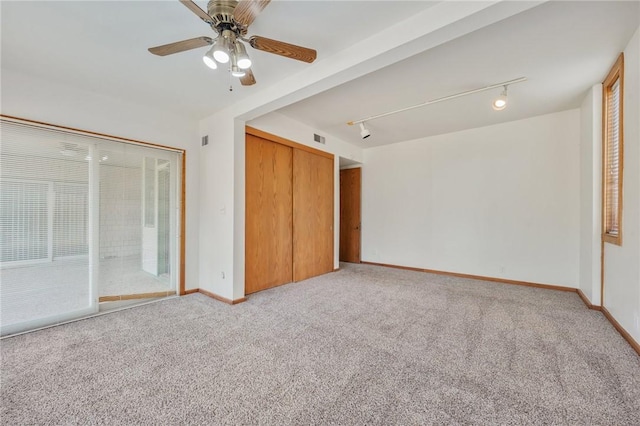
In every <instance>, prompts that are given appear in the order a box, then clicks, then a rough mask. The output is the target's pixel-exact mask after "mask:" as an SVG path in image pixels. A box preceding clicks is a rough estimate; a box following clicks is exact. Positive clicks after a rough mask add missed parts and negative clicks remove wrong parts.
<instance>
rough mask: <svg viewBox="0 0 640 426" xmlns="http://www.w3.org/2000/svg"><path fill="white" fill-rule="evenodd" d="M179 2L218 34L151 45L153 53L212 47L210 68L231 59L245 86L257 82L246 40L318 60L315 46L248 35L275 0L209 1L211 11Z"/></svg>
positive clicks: (208, 59) (271, 50) (274, 50)
mask: <svg viewBox="0 0 640 426" xmlns="http://www.w3.org/2000/svg"><path fill="white" fill-rule="evenodd" d="M179 1H180V3H182V4H184V5H185V6H186V7H187V8H188V9H189V10H191V11H192V12H193V13H195V14H196V15H198V17H199V18H200V19H202V20H203V21H204V22H206V23H207V24H209V26H211V28H212V29H213V30H214V31H215V32H216V33H217V36H216V37H215V38H211V37H207V36H203V37H196V38H192V39H189V40H182V41H178V42H175V43H169V44H165V45H162V46H156V47H151V48H149V52H151V53H153V54H154V55H158V56H167V55H172V54H174V53H178V52H184V51H186V50H191V49H197V48H198V47H203V46H211V49H209V51H208V52H207V53H206V54H205V55H204V57H203V58H202V60H203V61H204V63H205V64H206V65H207V66H208V67H209V68H212V69H216V68H218V64H226V63H229V62H231V64H230V70H231V75H233V76H234V77H239V78H240V83H242V85H243V86H251V85H252V84H255V83H256V79H255V77H254V75H253V72H251V59H250V58H249V55H248V54H247V50H246V48H245V46H244V44H243V43H242V42H243V41H244V42H246V43H249V45H250V46H251V47H253V48H254V49H258V50H262V51H264V52H269V53H275V54H276V55H280V56H285V57H287V58H292V59H297V60H299V61H303V62H308V63H311V62H313V61H314V60H315V59H316V55H317V52H316V51H315V50H313V49H308V48H306V47H301V46H296V45H294V44H289V43H285V42H282V41H278V40H272V39H270V38H266V37H260V36H255V35H254V36H251V37H249V38H247V37H246V36H247V30H248V29H249V25H251V24H252V23H253V21H254V20H255V19H256V17H257V16H258V14H259V13H260V12H262V10H263V9H264V8H265V7H267V5H268V4H269V2H270V1H271V0H209V3H208V5H207V12H208V13H207V12H205V11H204V10H202V9H201V8H200V7H198V5H197V4H195V3H194V2H193V1H191V0H179Z"/></svg>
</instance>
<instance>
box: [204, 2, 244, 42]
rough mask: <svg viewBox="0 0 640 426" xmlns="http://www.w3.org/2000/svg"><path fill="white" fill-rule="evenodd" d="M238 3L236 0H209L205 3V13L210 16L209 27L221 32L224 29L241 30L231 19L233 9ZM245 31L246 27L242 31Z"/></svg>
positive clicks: (235, 31)
mask: <svg viewBox="0 0 640 426" xmlns="http://www.w3.org/2000/svg"><path fill="white" fill-rule="evenodd" d="M237 5H238V1H237V0H210V1H209V4H208V5H207V13H208V14H209V16H211V18H212V20H213V24H212V25H211V27H212V28H213V29H214V30H216V31H217V32H218V34H222V32H223V31H224V30H231V31H233V32H234V33H237V32H241V31H240V28H238V26H237V25H236V22H235V21H234V19H233V11H234V10H235V9H236V6H237ZM244 32H245V33H246V29H245V31H244Z"/></svg>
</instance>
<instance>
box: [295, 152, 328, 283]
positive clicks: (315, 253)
mask: <svg viewBox="0 0 640 426" xmlns="http://www.w3.org/2000/svg"><path fill="white" fill-rule="evenodd" d="M333 192H334V191H333V160H332V159H329V158H326V157H323V156H320V155H316V154H313V153H310V152H307V151H303V150H299V149H294V150H293V212H294V214H293V280H294V281H300V280H304V279H306V278H310V277H314V276H316V275H321V274H325V273H327V272H331V271H333Z"/></svg>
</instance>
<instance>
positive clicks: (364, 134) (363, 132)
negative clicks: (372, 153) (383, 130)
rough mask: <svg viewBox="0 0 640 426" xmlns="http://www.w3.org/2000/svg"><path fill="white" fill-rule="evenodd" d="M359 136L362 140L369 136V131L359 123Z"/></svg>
mask: <svg viewBox="0 0 640 426" xmlns="http://www.w3.org/2000/svg"><path fill="white" fill-rule="evenodd" d="M360 136H362V139H366V138H368V137H369V136H371V132H370V131H369V129H367V128H366V127H364V123H360Z"/></svg>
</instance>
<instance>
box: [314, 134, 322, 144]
mask: <svg viewBox="0 0 640 426" xmlns="http://www.w3.org/2000/svg"><path fill="white" fill-rule="evenodd" d="M313 140H314V141H316V142H318V143H321V144H324V136H320V135H317V134H315V133H314V134H313Z"/></svg>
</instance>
